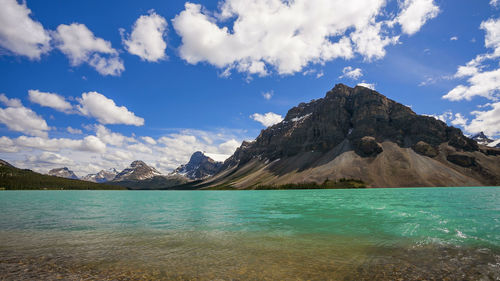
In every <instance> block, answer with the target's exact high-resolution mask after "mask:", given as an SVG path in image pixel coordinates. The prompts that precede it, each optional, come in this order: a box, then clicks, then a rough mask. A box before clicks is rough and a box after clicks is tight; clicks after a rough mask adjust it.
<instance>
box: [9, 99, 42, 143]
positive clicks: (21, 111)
mask: <svg viewBox="0 0 500 281" xmlns="http://www.w3.org/2000/svg"><path fill="white" fill-rule="evenodd" d="M0 101H1V102H2V103H4V104H5V105H7V106H10V107H7V108H0V123H3V124H5V126H7V128H9V129H10V130H12V131H16V132H22V133H25V134H28V135H32V136H39V137H46V136H47V135H48V134H47V131H49V130H50V127H49V126H48V125H47V122H45V119H43V118H42V117H41V116H40V115H38V114H36V113H35V112H34V111H33V110H31V109H29V108H26V107H24V106H23V105H22V104H21V101H20V100H18V99H9V98H7V97H6V96H5V95H4V94H0Z"/></svg>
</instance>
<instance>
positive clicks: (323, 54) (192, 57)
mask: <svg viewBox="0 0 500 281" xmlns="http://www.w3.org/2000/svg"><path fill="white" fill-rule="evenodd" d="M405 3H406V4H405V6H404V9H403V13H402V14H401V15H399V17H398V19H399V22H400V23H401V24H402V25H403V27H404V30H406V31H407V32H408V33H411V34H413V33H415V32H416V31H418V29H420V27H421V26H422V25H423V24H424V23H425V21H427V20H428V19H430V18H432V17H435V16H436V15H437V11H438V10H439V9H438V8H437V7H436V6H435V5H434V3H433V1H432V0H430V1H422V0H420V1H406V2H405ZM422 3H423V4H422ZM429 3H430V5H429ZM385 4H386V1H384V0H353V1H343V0H296V1H278V0H271V1H257V0H253V1H249V0H224V1H222V2H221V3H220V5H219V7H220V9H219V11H217V12H211V11H207V10H206V9H204V8H202V6H201V5H198V4H193V3H189V2H188V3H186V4H185V9H184V10H183V11H182V12H181V13H179V14H178V15H177V16H176V17H175V18H174V20H173V26H174V29H175V30H176V32H177V33H178V34H179V36H180V37H181V39H182V45H181V46H180V48H179V53H180V56H181V57H182V58H183V59H184V60H186V61H187V62H188V63H190V64H197V63H200V62H208V63H209V64H211V65H214V66H216V67H218V68H223V69H225V71H224V74H226V75H228V74H229V71H230V70H231V69H236V70H237V71H239V72H243V73H247V74H250V75H251V74H258V75H267V74H269V73H270V71H271V69H275V70H276V71H277V72H278V73H279V74H293V73H295V72H300V71H302V69H303V68H304V67H306V66H307V65H308V64H311V63H314V64H315V63H320V64H323V63H325V62H328V61H331V60H333V59H336V58H344V59H350V58H353V57H354V55H355V54H356V53H357V54H360V55H362V56H363V57H364V58H365V59H366V60H373V59H379V58H382V57H383V56H384V55H385V48H386V46H387V45H390V44H395V43H397V41H398V38H399V36H397V35H395V36H392V37H391V36H389V35H386V34H390V32H388V31H392V30H389V28H392V26H393V24H391V23H392V22H394V20H395V19H394V18H392V19H391V18H390V17H391V16H390V15H389V16H387V13H384V11H383V8H384V6H385ZM384 17H385V18H386V19H385V20H384V19H382V18H384ZM393 17H394V16H393Z"/></svg>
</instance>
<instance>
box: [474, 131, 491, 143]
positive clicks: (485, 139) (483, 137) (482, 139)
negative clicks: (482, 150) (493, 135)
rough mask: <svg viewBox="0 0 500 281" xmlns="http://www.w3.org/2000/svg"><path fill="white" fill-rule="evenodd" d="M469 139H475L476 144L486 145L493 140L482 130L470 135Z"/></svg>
mask: <svg viewBox="0 0 500 281" xmlns="http://www.w3.org/2000/svg"><path fill="white" fill-rule="evenodd" d="M471 139H473V140H475V141H476V142H477V143H478V144H481V145H488V144H489V143H491V142H493V140H492V139H490V138H488V137H487V136H486V135H485V134H484V133H483V132H480V133H479V134H476V135H474V136H472V137H471Z"/></svg>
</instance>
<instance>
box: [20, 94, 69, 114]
mask: <svg viewBox="0 0 500 281" xmlns="http://www.w3.org/2000/svg"><path fill="white" fill-rule="evenodd" d="M28 95H29V99H30V101H31V102H34V103H37V104H39V105H41V106H46V107H50V108H53V109H55V110H58V111H62V112H69V111H71V110H72V109H73V106H71V104H70V103H69V102H67V101H66V99H65V98H64V97H63V96H60V95H58V94H55V93H45V92H40V91H39V90H29V91H28Z"/></svg>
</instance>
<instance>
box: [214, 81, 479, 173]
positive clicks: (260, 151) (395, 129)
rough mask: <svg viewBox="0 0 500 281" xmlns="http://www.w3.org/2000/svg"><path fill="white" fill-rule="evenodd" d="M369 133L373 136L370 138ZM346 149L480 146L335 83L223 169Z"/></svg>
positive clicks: (366, 153)
mask: <svg viewBox="0 0 500 281" xmlns="http://www.w3.org/2000/svg"><path fill="white" fill-rule="evenodd" d="M366 137H370V138H366ZM344 141H345V142H346V146H345V147H344V148H343V149H345V150H354V151H355V152H356V153H357V154H358V155H360V156H363V157H374V156H376V155H377V154H378V153H380V152H382V150H381V147H380V146H379V145H378V144H380V143H381V142H384V141H390V142H393V143H395V144H397V145H398V146H400V147H403V148H404V147H411V148H413V147H415V146H416V145H417V143H419V142H421V143H420V144H419V147H422V145H423V146H426V145H428V146H430V147H431V148H432V149H430V148H429V149H423V150H422V149H420V151H432V150H433V149H435V148H436V147H437V146H439V145H440V144H441V143H445V142H447V143H449V145H451V146H452V147H454V148H455V149H457V150H462V151H477V150H478V146H477V144H476V143H475V142H474V141H472V140H471V139H469V138H467V137H465V136H464V135H463V134H462V132H461V131H460V130H459V129H457V128H453V127H449V126H447V125H446V124H445V123H444V122H441V121H439V120H436V119H435V118H432V117H427V116H421V115H417V114H416V113H415V112H413V111H412V110H411V109H410V108H409V107H406V106H404V105H402V104H400V103H397V102H395V101H393V100H390V99H388V98H387V97H385V96H384V95H382V94H380V93H378V92H376V91H374V90H371V89H369V88H366V87H363V86H356V87H354V88H351V87H348V86H346V85H344V84H337V85H335V87H334V88H333V89H332V90H330V91H328V92H327V93H326V96H325V97H324V98H320V99H316V100H312V101H311V102H309V103H301V104H299V105H298V106H296V107H293V108H292V109H290V110H289V111H288V113H287V114H286V117H285V118H284V120H283V121H282V122H280V123H278V124H275V125H273V126H271V127H269V128H267V129H265V130H262V131H261V133H260V135H259V136H258V137H257V139H256V140H255V141H254V142H252V143H249V144H245V145H244V146H243V145H242V146H241V147H240V148H239V149H238V150H237V151H236V152H235V154H234V155H233V156H231V157H230V158H229V159H227V160H226V162H225V163H224V168H227V167H229V166H234V165H241V164H243V163H246V162H248V161H249V160H250V159H252V158H255V157H258V158H262V159H268V160H271V161H272V160H274V159H279V158H283V157H290V156H293V155H297V154H298V153H301V152H314V151H316V152H323V153H326V152H328V151H330V150H332V149H333V148H335V147H336V146H338V145H339V144H340V143H342V142H344Z"/></svg>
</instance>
